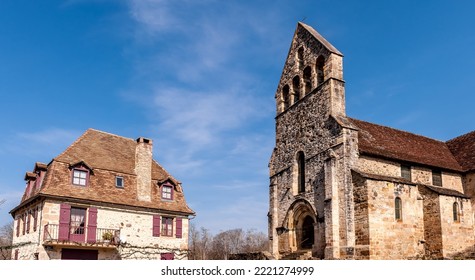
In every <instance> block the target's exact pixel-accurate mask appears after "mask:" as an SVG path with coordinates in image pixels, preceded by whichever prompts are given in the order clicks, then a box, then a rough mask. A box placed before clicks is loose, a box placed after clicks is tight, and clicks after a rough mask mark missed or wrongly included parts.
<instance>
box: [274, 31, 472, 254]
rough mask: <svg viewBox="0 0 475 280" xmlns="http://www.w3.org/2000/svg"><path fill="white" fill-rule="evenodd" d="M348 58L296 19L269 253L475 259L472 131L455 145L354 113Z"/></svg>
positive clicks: (281, 88) (279, 131)
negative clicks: (348, 105)
mask: <svg viewBox="0 0 475 280" xmlns="http://www.w3.org/2000/svg"><path fill="white" fill-rule="evenodd" d="M342 65H343V55H342V54H341V53H340V52H339V51H338V50H337V49H336V48H335V47H333V46H332V45H331V44H330V43H329V42H327V41H326V40H325V39H324V38H323V37H322V36H321V35H320V34H318V32H316V31H315V30H314V29H313V28H311V27H310V26H308V25H306V24H303V23H299V24H298V25H297V29H296V31H295V34H294V37H293V40H292V43H291V47H290V50H289V53H288V56H287V59H286V62H285V65H284V68H283V71H282V76H281V79H280V82H279V84H278V86H277V91H276V94H275V99H276V110H277V116H276V118H275V123H276V142H275V148H274V150H273V153H272V156H271V159H270V163H269V172H270V174H269V175H270V188H269V214H268V216H269V238H270V240H271V242H270V244H271V246H270V247H271V248H270V249H271V252H272V254H273V255H274V257H275V258H277V259H281V258H282V259H287V258H288V256H290V255H294V256H298V253H299V252H301V253H302V254H307V253H308V252H311V255H312V256H313V257H314V258H319V259H428V258H430V259H441V258H457V257H463V258H467V257H470V256H471V251H470V249H472V246H473V244H474V242H475V241H474V221H473V211H472V203H471V202H470V201H471V200H470V197H469V196H468V195H467V194H469V193H470V191H467V188H469V189H470V190H471V192H472V193H470V195H472V194H473V189H474V184H475V183H473V182H474V181H475V177H474V176H473V175H470V174H473V172H472V173H470V172H469V171H470V170H466V168H464V167H463V164H461V163H460V161H457V160H458V159H459V158H460V156H457V155H456V154H457V151H465V150H466V149H465V150H464V149H463V148H461V146H464V145H465V146H466V144H465V143H466V142H469V143H472V142H474V141H475V137H474V139H473V141H471V142H470V141H467V140H466V138H464V143H462V144H463V145H462V144H460V143H459V142H460V141H458V142H457V141H455V143H452V144H450V143H444V142H440V141H437V140H433V139H429V138H425V137H422V136H418V135H414V134H411V133H408V132H404V131H399V130H395V129H392V128H388V127H383V126H379V125H375V124H371V123H366V122H363V121H359V120H355V119H351V118H348V117H347V116H346V113H345V83H344V80H343V66H342ZM465 146H464V147H465ZM454 147H456V148H454ZM459 154H462V155H463V156H466V152H463V153H462V152H460V153H459ZM474 156H475V155H474ZM474 168H475V165H474ZM455 208H457V211H458V212H457V211H456V210H454V209H455ZM296 254H297V255H296Z"/></svg>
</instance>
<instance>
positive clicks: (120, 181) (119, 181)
mask: <svg viewBox="0 0 475 280" xmlns="http://www.w3.org/2000/svg"><path fill="white" fill-rule="evenodd" d="M115 186H116V187H118V188H123V187H124V177H121V176H116V177H115Z"/></svg>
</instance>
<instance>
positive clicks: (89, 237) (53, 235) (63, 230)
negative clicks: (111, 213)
mask: <svg viewBox="0 0 475 280" xmlns="http://www.w3.org/2000/svg"><path fill="white" fill-rule="evenodd" d="M119 235H120V230H118V229H110V228H95V227H94V228H92V227H91V228H89V227H78V226H64V227H63V226H61V227H60V225H58V224H47V225H45V227H44V237H43V241H52V242H75V243H88V244H111V245H117V244H119Z"/></svg>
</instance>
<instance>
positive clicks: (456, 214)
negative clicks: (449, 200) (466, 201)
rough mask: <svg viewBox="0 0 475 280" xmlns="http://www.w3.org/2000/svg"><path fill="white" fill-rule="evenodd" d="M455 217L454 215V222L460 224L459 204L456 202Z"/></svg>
mask: <svg viewBox="0 0 475 280" xmlns="http://www.w3.org/2000/svg"><path fill="white" fill-rule="evenodd" d="M453 215H454V217H453V218H454V222H460V211H459V204H458V203H457V202H454V205H453Z"/></svg>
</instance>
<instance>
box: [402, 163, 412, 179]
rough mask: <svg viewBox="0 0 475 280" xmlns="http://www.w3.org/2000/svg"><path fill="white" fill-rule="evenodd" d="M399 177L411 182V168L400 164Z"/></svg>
mask: <svg viewBox="0 0 475 280" xmlns="http://www.w3.org/2000/svg"><path fill="white" fill-rule="evenodd" d="M401 177H402V178H404V179H407V180H409V181H411V166H410V165H404V164H401Z"/></svg>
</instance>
